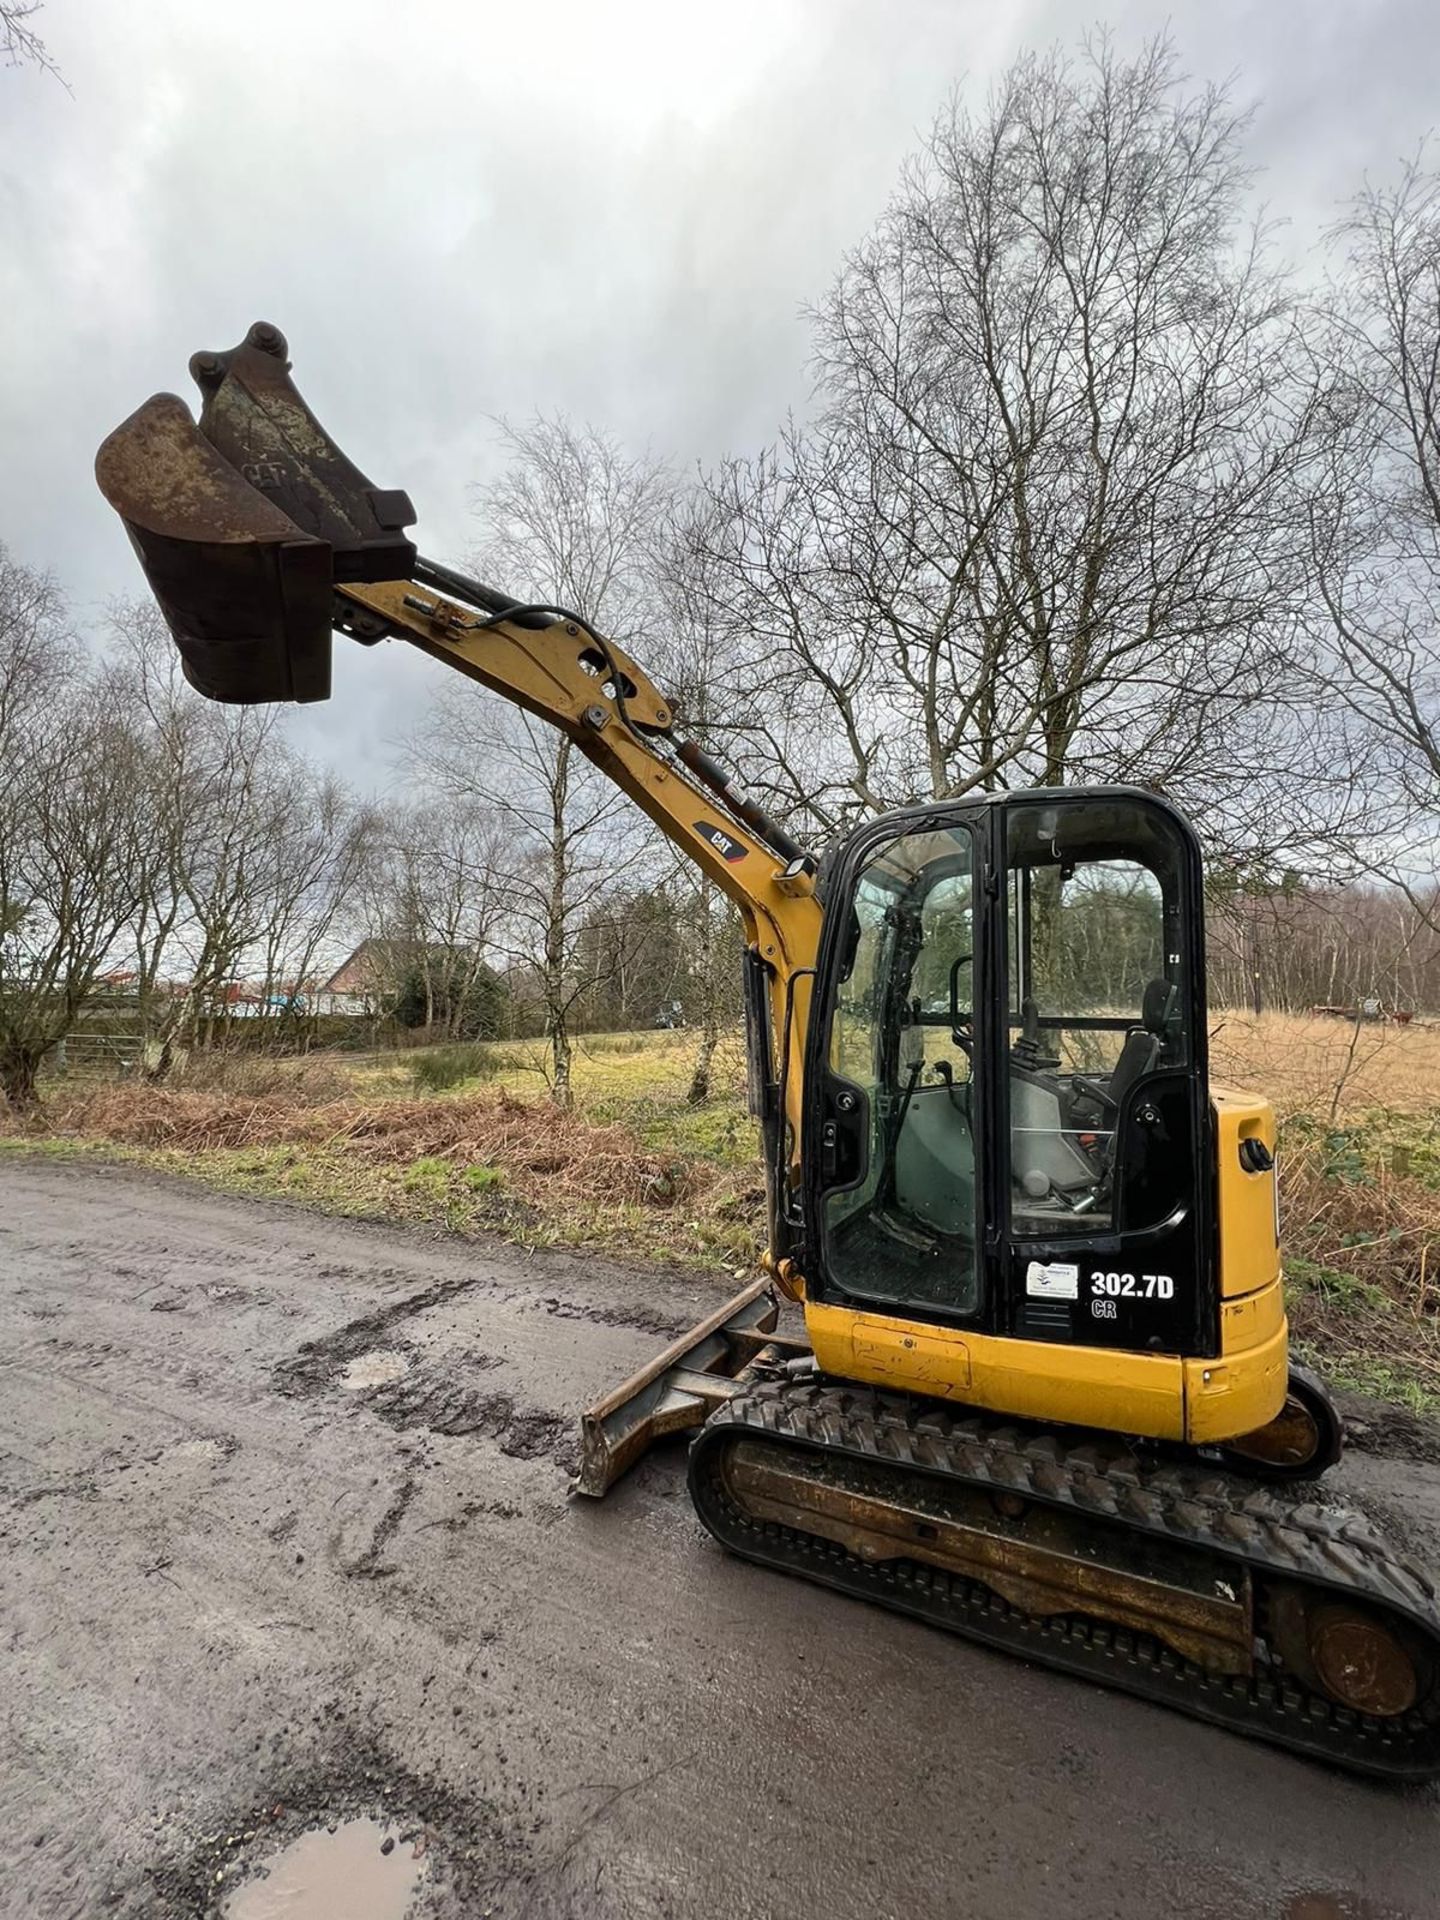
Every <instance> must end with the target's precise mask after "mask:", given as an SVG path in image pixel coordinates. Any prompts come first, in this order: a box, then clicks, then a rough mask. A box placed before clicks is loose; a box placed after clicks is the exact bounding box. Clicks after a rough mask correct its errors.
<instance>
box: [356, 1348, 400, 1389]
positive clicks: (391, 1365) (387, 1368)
mask: <svg viewBox="0 0 1440 1920" xmlns="http://www.w3.org/2000/svg"><path fill="white" fill-rule="evenodd" d="M409 1371H410V1362H409V1361H408V1360H407V1359H406V1358H405V1356H404V1354H403V1353H396V1351H395V1350H394V1348H393V1347H372V1348H371V1350H370V1352H369V1353H357V1354H356V1356H355V1358H354V1359H353V1360H352V1361H351V1362H350V1364H349V1366H348V1367H346V1369H345V1371H344V1373H342V1374H341V1376H340V1384H341V1386H342V1387H346V1388H348V1389H349V1391H350V1392H351V1393H355V1392H358V1391H359V1389H360V1388H361V1387H384V1386H388V1385H389V1383H390V1382H391V1381H392V1380H401V1379H403V1378H404V1376H405V1375H406V1374H407V1373H408V1372H409Z"/></svg>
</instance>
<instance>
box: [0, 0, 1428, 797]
mask: <svg viewBox="0 0 1440 1920" xmlns="http://www.w3.org/2000/svg"><path fill="white" fill-rule="evenodd" d="M1101 17H1103V18H1105V19H1106V20H1108V21H1109V23H1110V24H1111V25H1112V26H1113V28H1114V29H1115V32H1116V34H1117V37H1118V39H1119V42H1120V44H1121V46H1122V47H1130V46H1133V45H1135V44H1136V43H1138V42H1139V40H1141V39H1142V38H1143V37H1144V36H1145V35H1147V34H1150V33H1153V32H1155V31H1157V30H1159V29H1161V28H1163V27H1164V26H1165V25H1166V24H1167V23H1168V24H1169V26H1170V29H1171V31H1172V33H1173V36H1174V38H1175V40H1176V42H1177V45H1178V47H1179V50H1180V53H1181V55H1182V57H1183V59H1184V62H1185V64H1186V66H1187V68H1188V70H1189V71H1190V72H1191V73H1192V74H1193V75H1195V76H1196V77H1197V78H1206V79H1209V78H1222V79H1223V78H1225V77H1227V76H1230V75H1234V76H1235V78H1236V81H1237V84H1238V90H1239V92H1240V94H1241V95H1242V96H1243V97H1245V98H1253V99H1255V100H1256V101H1257V102H1258V105H1259V113H1258V118H1257V121H1256V125H1255V132H1254V138H1253V143H1252V152H1253V157H1254V159H1255V161H1256V162H1257V164H1258V165H1260V166H1261V167H1262V168H1263V169H1264V179H1263V193H1264V196H1265V198H1266V200H1267V201H1268V203H1269V205H1270V207H1271V209H1272V211H1273V212H1274V213H1276V214H1277V215H1282V216H1285V217H1288V218H1289V219H1290V221H1291V222H1292V226H1291V231H1290V235H1289V239H1288V244H1289V245H1290V246H1291V247H1292V248H1293V249H1294V250H1295V251H1296V252H1297V254H1298V255H1299V256H1300V257H1301V258H1310V257H1312V255H1311V251H1310V250H1311V249H1312V248H1313V243H1314V239H1315V236H1316V235H1317V234H1318V232H1319V231H1320V230H1321V229H1322V228H1323V226H1324V225H1325V224H1326V222H1327V221H1328V220H1329V219H1331V218H1332V217H1333V216H1334V214H1335V212H1336V211H1337V210H1338V208H1339V206H1340V204H1341V203H1342V202H1343V201H1344V199H1345V198H1346V197H1347V196H1348V195H1349V194H1350V193H1352V192H1353V191H1354V189H1355V188H1356V186H1357V185H1358V184H1359V182H1360V180H1361V178H1362V177H1363V176H1364V175H1365V173H1366V172H1367V170H1368V171H1369V172H1370V173H1371V175H1372V176H1375V177H1384V176H1388V175H1390V174H1391V173H1392V172H1393V170H1394V167H1395V165H1396V162H1397V160H1398V159H1399V157H1400V156H1401V155H1402V154H1405V153H1408V152H1410V151H1412V150H1413V148H1414V146H1415V144H1416V142H1417V141H1418V140H1419V139H1420V138H1421V137H1422V136H1423V135H1424V134H1425V133H1427V132H1428V131H1429V130H1430V128H1431V126H1432V124H1433V122H1434V119H1435V117H1436V115H1437V105H1436V103H1437V101H1440V9H1437V0H1171V4H1168V5H1167V4H1162V3H1161V0H1154V3H1153V4H1152V0H1131V4H1128V5H1127V4H1120V0H1115V4H1112V5H1111V6H1110V7H1109V8H1108V10H1107V12H1106V13H1105V14H1104V15H1103V16H1102V15H1100V14H1098V13H1097V12H1095V11H1094V10H1092V8H1091V6H1089V5H1076V4H1067V3H1066V0H1029V3H1028V4H1026V3H1024V0H983V3H977V0H725V4H723V5H721V6H711V7H699V6H687V5H684V4H681V3H680V0H521V4H518V5H515V4H506V5H500V4H496V3H495V0H389V4H376V3H375V0H288V4H284V5H275V4H268V0H243V3H237V0H49V4H48V5H47V6H46V8H45V10H44V12H43V14H42V15H41V16H39V17H38V19H37V20H36V22H35V23H34V24H36V25H38V26H39V27H40V28H41V30H42V31H43V33H44V35H45V37H46V40H47V42H48V44H49V47H50V51H51V53H52V55H53V56H54V58H55V60H56V61H57V63H58V64H59V66H60V67H61V69H62V70H63V72H64V75H65V79H66V81H67V83H68V86H69V89H70V90H69V92H66V91H65V90H64V88H62V87H61V86H60V85H58V84H57V83H56V81H55V80H54V79H53V78H51V77H50V76H49V75H47V74H45V73H43V72H40V71H37V70H35V69H33V68H25V69H20V70H17V71H9V70H5V69H0V539H3V540H4V541H5V542H6V543H7V544H8V545H9V546H10V548H11V549H12V551H13V552H14V553H15V555H16V556H17V557H18V558H20V559H23V560H25V561H26V562H28V563H30V564H32V565H35V566H41V567H50V568H53V569H54V571H55V572H56V574H57V575H58V576H59V577H60V579H61V580H62V581H63V582H64V583H65V585H66V586H67V588H68V589H69V591H70V594H71V598H72V602H73V605H74V608H75V612H76V616H77V619H78V620H79V621H81V622H83V623H86V624H93V623H96V622H98V620H99V618H100V615H101V613H102V611H103V608H104V605H105V602H106V601H107V600H108V599H109V598H110V597H111V596H112V595H117V594H119V595H124V594H135V593H138V592H139V591H140V590H141V589H142V585H143V583H142V580H141V576H140V573H139V570H138V568H137V567H136V565H135V562H134V560H133V557H132V556H131V553H130V550H129V547H128V545H127V544H126V542H125V539H124V535H123V533H122V531H121V529H120V526H119V523H118V521H116V520H115V519H114V518H113V516H112V515H111V513H110V510H109V509H108V508H107V507H106V506H105V504H104V502H103V501H102V500H101V498H100V495H99V494H98V492H97V491H96V489H95V485H94V480H93V477H92V472H91V463H92V460H93V457H94V452H95V448H96V446H97V445H98V443H99V441H100V440H101V439H102V438H103V436H104V435H105V434H106V433H107V432H108V431H109V429H110V428H111V427H113V426H114V425H116V424H117V423H118V422H119V420H121V419H122V418H123V417H124V415H126V414H127V413H129V412H130V411H131V409H132V408H134V407H135V406H136V405H138V404H139V402H140V401H141V400H142V399H144V398H145V397H146V396H147V395H148V394H150V393H152V392H154V391H156V390H157V389H161V388H168V389H171V390H173V391H176V392H181V393H184V394H185V396H186V398H187V399H189V398H192V397H193V389H192V388H191V386H190V382H189V377H188V375H187V373H186V362H187V360H188V359H189V356H190V355H191V354H192V353H193V352H194V351H196V349H198V348H202V347H229V346H233V345H234V344H235V343H236V342H237V341H238V340H239V339H240V337H241V336H242V334H243V333H244V332H245V329H246V327H247V326H248V325H249V324H250V322H251V321H252V320H255V319H259V318H264V319H268V320H273V321H275V322H276V323H277V324H278V325H279V326H281V327H282V328H283V329H284V330H285V332H286V333H287V335H288V336H289V341H290V349H291V355H292V358H293V360H294V363H295V377H296V380H297V382H298V384H299V386H300V388H301V390H302V392H303V393H304V394H305V396H306V398H307V399H308V400H309V401H310V403H311V405H312V406H313V407H314V408H315V410H316V411H317V413H318V414H319V415H320V417H321V419H322V420H323V421H324V422H325V423H326V425H327V426H328V427H329V429H330V431H331V432H332V433H333V434H334V435H335V437H336V438H337V440H338V441H339V442H340V444H341V445H342V446H343V447H344V448H345V450H346V451H347V452H348V453H349V454H350V455H351V457H352V458H353V459H355V460H356V461H357V463H358V464H359V465H360V466H361V467H363V468H364V469H365V471H366V472H367V473H368V474H369V475H370V476H371V478H372V479H373V480H374V481H375V482H376V484H377V485H380V486H403V487H405V488H407V489H408V490H409V492H410V495H411V497H412V499H413V500H414V501H415V503H416V506H417V508H418V510H419V513H420V527H419V530H418V532H419V538H420V544H421V548H422V551H424V552H427V553H429V554H431V555H433V556H435V557H437V558H451V559H459V558H460V557H462V556H463V553H464V550H465V547H466V544H467V541H468V539H469V537H470V532H471V528H470V524H469V522H468V517H467V505H466V490H467V483H468V482H469V481H470V480H472V479H473V478H474V477H475V476H476V475H477V474H478V473H480V472H482V471H484V469H485V467H486V465H487V463H488V462H489V461H491V460H492V459H493V443H492V440H491V436H490V433H489V430H488V428H487V416H491V415H495V414H508V415H510V416H512V417H516V418H523V417H524V416H526V415H528V414H530V413H532V412H534V411H536V410H537V409H538V410H543V411H546V412H550V411H553V410H555V409H557V408H562V409H566V410H569V411H570V412H572V413H574V414H576V415H578V416H580V417H582V418H584V419H587V420H590V421H592V422H594V423H595V424H596V425H598V426H601V427H604V428H607V429H609V430H611V431H613V432H614V433H616V434H618V435H619V436H621V437H622V438H623V439H625V440H626V441H629V442H633V443H637V444H639V443H644V442H649V443H650V444H651V445H652V446H654V447H655V448H656V449H657V451H660V452H663V453H664V454H666V455H667V456H670V457H672V458H674V459H675V460H676V461H677V462H678V463H680V464H682V465H685V464H689V463H691V462H693V461H694V460H695V459H697V458H699V459H704V458H709V457H713V456H714V455H716V454H718V453H720V452H722V451H726V450H735V451H740V450H747V449H752V448H754V447H756V446H758V445H760V444H763V442H764V441H765V440H766V439H767V438H768V437H769V436H770V435H771V434H772V433H773V431H774V429H775V426H776V424H777V422H778V421H779V419H780V418H781V416H782V415H783V414H784V412H785V410H786V409H787V408H788V407H791V406H797V407H803V405H804V404H805V400H806V397H807V394H808V391H809V379H808V375H807V372H806V365H805V359H806V344H807V343H806V329H805V325H804V322H803V320H802V319H801V316H800V311H799V310H800V308H801V305H802V303H803V302H805V301H806V300H807V299H810V298H813V297H814V296H816V295H817V294H819V293H820V292H821V291H822V290H823V289H824V287H825V285H826V284H827V282H828V281H829V279H830V278H831V276H832V275H833V273H834V271H835V269H836V267H837V266H838V264H839V261H840V258H841V256H842V254H843V253H844V251H845V250H846V248H847V247H849V246H850V245H852V244H853V243H854V242H856V241H857V240H858V239H859V238H860V237H861V236H862V235H863V233H864V232H865V230H866V228H867V227H868V226H869V225H870V223H871V221H872V220H873V219H874V217H875V216H876V214H877V213H878V212H879V211H880V209H881V208H882V207H883V205H884V203H885V201H886V199H887V198H888V196H889V193H890V191H891V189H892V186H893V184H894V182H895V178H896V174H897V171H898V168H899V166H900V163H901V161H902V160H903V158H904V156H905V155H906V154H907V153H908V152H910V151H911V150H912V149H913V148H914V147H915V145H916V144H917V141H918V139H919V138H920V137H921V135H922V134H923V132H924V130H925V128H926V127H927V126H928V124H929V123H930V121H931V119H932V117H933V115H934V113H935V111H936V109H937V108H938V107H939V106H940V104H941V103H942V102H943V100H944V99H945V97H946V95H947V93H948V92H949V91H950V89H951V88H952V87H953V86H955V85H957V84H960V85H964V86H966V87H968V88H973V89H974V90H975V92H976V94H977V96H978V95H979V94H980V93H982V92H983V89H984V87H985V84H986V82H987V81H988V80H989V79H990V78H991V77H992V76H993V75H994V74H995V73H996V72H997V70H998V69H1000V68H1001V67H1003V66H1004V65H1005V64H1006V63H1007V62H1008V61H1009V60H1010V59H1011V58H1013V56H1014V55H1015V54H1016V53H1017V52H1018V51H1020V50H1021V49H1023V48H1025V47H1027V46H1036V45H1044V44H1047V43H1049V42H1050V41H1052V40H1054V39H1056V38H1061V39H1065V40H1069V41H1074V40H1076V39H1077V38H1078V37H1079V35H1080V34H1081V33H1082V32H1083V31H1084V30H1085V29H1086V27H1087V26H1089V25H1091V24H1093V23H1094V22H1095V21H1096V20H1097V19H1098V18H1101ZM496 584H499V585H503V586H507V587H510V588H512V589H513V590H514V591H516V592H524V591H527V590H528V589H529V585H530V583H527V582H524V581H514V582H497V583H496ZM435 673H436V669H435V668H434V667H433V666H432V665H431V664H430V663H429V662H427V661H425V660H424V659H423V658H422V657H421V656H419V655H415V654H411V653H409V652H408V650H407V649H404V648H402V647H398V646H397V647H387V648H381V649H376V650H374V651H373V652H372V651H363V650H361V649H359V648H355V647H353V646H351V645H350V644H349V643H347V642H344V641H337V642H336V672H335V684H336V698H335V700H334V701H333V702H332V703H331V704H330V705H329V706H328V707H321V708H314V709H309V710H305V711H304V712H303V713H301V714H298V715H297V716H296V721H295V726H296V730H297V735H298V737H299V738H301V739H302V740H303V741H304V742H305V743H306V744H307V745H308V746H310V747H312V748H322V749H323V751H324V752H325V754H326V757H327V758H329V759H330V760H331V761H332V762H333V763H334V764H336V765H337V766H340V767H342V768H344V769H346V770H347V771H349V772H350V774H351V775H352V776H353V777H354V778H355V779H356V780H357V782H358V783H359V784H361V785H364V786H374V785H376V784H379V783H380V782H381V781H382V780H383V779H384V777H385V760H386V755H387V751H388V743H389V742H390V741H391V740H392V739H393V738H394V737H395V735H396V734H397V733H398V731H399V730H400V727H401V725H402V723H403V720H404V718H405V717H406V716H407V715H409V714H411V713H413V712H414V711H415V710H416V709H417V706H418V704H419V703H420V702H421V701H422V700H423V699H424V698H425V695H426V692H427V690H428V688H429V687H430V686H431V684H432V683H433V680H434V677H435ZM477 697H480V696H477Z"/></svg>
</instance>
